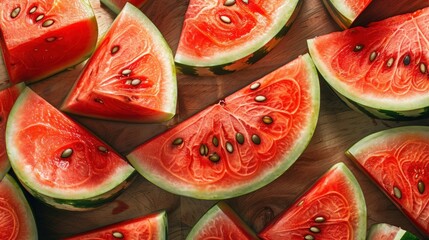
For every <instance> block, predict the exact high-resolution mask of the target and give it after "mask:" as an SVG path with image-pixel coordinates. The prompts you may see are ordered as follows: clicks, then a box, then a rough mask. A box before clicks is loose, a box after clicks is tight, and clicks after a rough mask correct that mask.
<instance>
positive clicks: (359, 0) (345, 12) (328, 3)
mask: <svg viewBox="0 0 429 240" xmlns="http://www.w3.org/2000/svg"><path fill="white" fill-rule="evenodd" d="M371 2H372V0H323V4H324V5H325V7H326V9H327V10H328V12H329V14H331V16H332V18H333V19H334V20H335V22H336V23H337V24H338V25H339V26H340V27H341V28H343V29H347V28H349V27H350V26H351V25H352V23H353V22H354V21H355V20H356V18H357V17H358V16H359V15H360V14H361V13H362V12H363V10H365V8H366V7H367V6H368V5H369V4H370V3H371Z"/></svg>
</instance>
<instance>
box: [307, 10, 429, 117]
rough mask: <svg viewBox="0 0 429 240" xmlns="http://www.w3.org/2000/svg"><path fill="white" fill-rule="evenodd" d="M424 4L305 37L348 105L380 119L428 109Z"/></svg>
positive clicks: (421, 114)
mask: <svg viewBox="0 0 429 240" xmlns="http://www.w3.org/2000/svg"><path fill="white" fill-rule="evenodd" d="M428 22H429V8H424V9H421V10H418V11H416V12H414V13H408V14H403V15H398V16H395V17H391V18H388V19H385V20H383V21H380V22H374V23H372V24H370V25H369V26H368V27H355V28H352V29H348V30H345V31H343V32H334V33H330V34H327V35H324V36H320V37H316V38H314V39H310V40H308V47H309V51H310V54H311V56H312V58H313V60H314V63H315V65H316V67H317V69H318V70H319V72H320V73H321V75H322V76H323V78H324V79H325V80H326V81H327V82H328V83H329V85H330V86H331V87H332V88H333V89H334V90H335V91H336V92H337V93H338V95H339V96H340V98H341V99H343V100H344V101H345V102H346V103H347V104H348V105H349V106H350V107H351V108H352V109H355V110H357V111H360V112H364V113H366V114H368V115H369V116H370V117H374V118H381V119H392V120H393V119H396V120H405V119H412V118H418V117H425V116H428V115H429V95H428V94H427V91H428V90H429V68H428V67H429V51H427V50H426V49H428V48H429V43H428V42H427V41H426V40H424V39H427V37H428V36H429V27H428Z"/></svg>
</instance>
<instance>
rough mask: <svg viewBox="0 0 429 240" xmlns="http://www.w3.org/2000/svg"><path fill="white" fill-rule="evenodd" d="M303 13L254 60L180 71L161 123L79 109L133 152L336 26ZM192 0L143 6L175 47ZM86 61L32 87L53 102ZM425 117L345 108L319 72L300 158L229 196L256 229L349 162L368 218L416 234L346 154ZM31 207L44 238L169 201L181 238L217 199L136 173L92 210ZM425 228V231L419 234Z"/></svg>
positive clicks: (415, 4) (317, 2)
mask: <svg viewBox="0 0 429 240" xmlns="http://www.w3.org/2000/svg"><path fill="white" fill-rule="evenodd" d="M303 1H304V3H303V7H302V9H301V11H300V12H299V15H298V18H297V19H296V21H295V23H294V24H293V25H292V28H291V29H290V31H289V32H288V33H287V35H286V37H285V38H284V39H283V40H282V41H281V42H280V44H279V45H277V46H276V47H275V48H274V50H273V51H272V52H271V53H270V54H268V56H266V57H265V58H264V59H262V60H261V61H259V62H258V63H256V64H255V65H253V66H252V67H250V68H247V69H245V70H242V71H240V72H237V73H234V74H230V75H226V76H220V77H205V78H202V77H190V76H183V75H178V91H179V96H178V107H179V108H178V115H177V116H176V117H175V118H174V119H172V120H171V121H169V122H166V123H162V124H128V123H119V122H109V121H100V120H92V119H87V118H79V117H75V119H76V120H77V121H79V122H80V123H82V124H83V125H85V126H87V127H88V128H89V129H91V130H92V131H93V132H94V133H95V134H96V135H98V136H99V137H101V138H102V139H104V140H105V141H107V142H108V143H109V144H111V145H112V146H113V147H114V148H115V149H117V150H118V151H119V152H120V153H122V154H124V155H125V154H127V153H129V152H130V151H131V150H132V149H133V148H135V147H136V146H137V145H139V144H141V143H142V142H144V141H145V140H147V139H148V138H150V137H152V136H155V135H156V134H158V133H161V132H162V131H164V130H165V129H167V128H168V127H171V126H174V125H175V124H176V123H177V122H179V121H183V120H185V119H186V118H188V117H189V116H190V115H192V114H194V113H196V112H197V111H200V110H202V109H203V108H204V107H206V106H207V105H209V104H212V103H215V102H217V101H218V100H219V99H222V98H223V97H225V96H227V95H229V94H230V93H232V92H234V91H235V90H237V89H239V88H241V87H243V86H245V85H247V84H248V83H250V82H252V81H254V80H256V79H258V78H259V77H261V76H263V75H265V74H267V73H269V72H271V71H272V70H274V69H276V68H277V67H279V66H281V65H283V64H286V63H288V62H290V61H291V60H293V59H295V58H296V57H297V56H298V55H300V54H304V53H306V52H307V45H306V39H309V38H313V37H315V36H317V35H322V34H326V33H329V32H332V31H337V30H339V28H338V26H337V25H336V24H335V23H334V21H333V20H332V19H331V18H330V16H329V15H328V13H327V11H326V10H325V9H324V7H323V6H322V3H321V0H303ZM91 2H92V5H93V7H94V9H95V12H96V15H97V20H98V24H99V29H100V35H101V34H103V33H104V32H105V31H106V30H107V28H108V27H109V24H110V23H111V21H112V18H113V14H112V13H111V12H110V11H109V10H108V9H106V8H105V7H103V6H100V3H99V2H98V0H92V1H91ZM187 4H188V1H185V0H147V3H146V4H145V5H144V7H143V8H142V10H143V12H144V13H146V14H147V16H148V17H149V18H150V19H151V20H152V21H153V22H154V23H155V24H156V25H157V26H158V28H159V29H160V30H161V32H162V33H163V34H164V36H165V38H166V39H167V41H168V43H169V44H170V46H171V48H172V49H173V51H175V49H176V47H177V43H178V39H179V35H180V30H181V24H182V20H183V17H184V13H185V11H186V7H187ZM425 6H429V2H428V1H427V0H418V1H417V0H413V1H405V0H397V1H394V3H392V2H390V1H385V0H373V3H372V4H371V5H370V6H369V7H368V8H367V10H366V11H365V12H364V13H363V14H362V15H361V17H360V18H359V19H358V20H357V23H358V24H366V23H368V22H370V21H373V20H380V19H383V18H385V17H388V16H392V15H395V14H397V13H404V12H409V11H414V10H416V9H419V8H422V7H425ZM82 66H83V65H82V64H80V65H79V66H77V67H75V68H74V69H69V70H68V71H66V72H63V73H60V74H57V75H55V76H53V77H51V78H49V79H46V80H43V81H40V82H38V83H35V84H32V85H31V87H32V88H33V89H34V90H35V91H36V92H38V93H39V94H40V95H41V96H43V97H44V98H45V99H47V100H48V101H49V102H51V103H52V104H53V105H55V106H59V105H60V103H61V102H62V100H63V97H64V96H65V95H66V94H67V91H68V90H69V89H70V87H71V85H72V84H73V82H74V81H75V79H76V77H77V75H78V74H79V71H80V70H81V68H82ZM4 80H7V77H6V72H5V70H4V66H0V81H4ZM414 124H426V125H427V120H420V121H410V122H392V121H380V120H373V119H370V118H368V117H366V116H364V115H361V114H359V113H356V112H353V111H352V110H350V109H349V108H347V107H346V106H345V105H344V104H343V103H342V102H341V101H340V100H339V99H338V98H337V97H336V96H335V95H334V94H333V92H332V91H331V90H330V89H329V88H328V87H327V85H326V83H325V82H324V81H323V79H321V112H320V117H319V122H318V125H317V129H316V132H315V134H314V136H313V139H312V141H311V143H310V145H309V146H308V148H307V149H306V151H305V152H304V153H303V155H302V156H301V157H300V158H299V159H298V160H297V162H296V163H295V164H294V165H293V166H292V167H291V168H290V169H289V170H287V171H286V173H285V174H283V175H282V176H281V177H280V178H279V179H277V180H276V181H274V182H273V183H271V184H269V185H268V186H266V187H264V188H262V189H260V190H258V191H255V192H253V193H250V194H247V195H244V196H241V197H237V198H233V199H229V200H227V203H229V204H230V205H231V206H232V207H233V209H235V210H236V211H237V213H238V214H239V215H240V216H241V217H242V218H243V219H244V220H245V221H246V222H247V223H248V224H249V225H250V226H251V227H252V228H253V229H254V230H256V231H259V230H261V229H262V227H263V226H264V225H265V224H266V223H267V222H268V221H269V220H271V219H272V218H273V217H274V216H275V215H276V214H278V213H279V212H280V211H281V210H283V209H285V208H287V207H288V206H289V205H290V204H291V203H292V202H293V201H294V200H295V198H296V197H297V196H298V195H299V194H300V193H302V192H303V191H304V190H306V189H307V187H309V186H310V185H311V184H312V183H313V182H314V181H315V180H316V179H317V178H318V177H320V176H321V175H322V174H323V173H324V172H325V171H326V170H327V169H328V168H330V167H331V166H332V165H333V164H335V163H337V162H340V161H342V162H345V164H346V165H347V166H348V167H349V168H350V169H351V170H352V172H353V173H354V174H355V176H356V178H357V179H358V181H359V183H360V185H361V187H362V190H363V192H364V194H365V198H366V202H367V208H368V226H370V225H371V224H373V223H378V222H387V223H390V224H393V225H397V226H400V227H402V228H405V229H407V230H409V231H411V232H413V233H414V234H417V235H418V234H419V233H418V231H417V229H416V228H415V227H413V225H412V224H411V223H410V221H408V220H407V218H406V217H405V216H404V215H403V214H402V213H401V212H400V211H399V210H398V209H397V208H396V207H395V206H394V205H393V204H392V203H391V202H390V201H389V200H388V199H387V197H385V196H384V195H383V193H382V192H381V191H379V190H378V189H377V187H376V186H375V185H374V184H372V182H370V181H369V179H368V178H367V177H366V176H365V175H363V173H362V172H361V171H360V170H358V169H357V168H356V166H355V165H354V164H353V163H352V162H351V161H350V160H348V159H347V158H346V157H345V156H344V151H345V150H346V149H347V148H348V147H349V146H350V145H352V144H353V143H355V142H356V141H358V140H360V139H361V138H362V137H364V136H366V135H368V134H370V133H373V132H375V131H378V130H382V129H386V128H389V127H396V126H400V125H414ZM30 201H31V204H32V206H33V208H34V212H35V216H36V221H37V225H38V229H39V235H40V239H58V238H60V237H65V236H69V235H72V234H76V233H79V232H82V231H86V230H89V229H93V228H97V227H100V226H104V225H107V224H111V223H114V222H117V221H120V220H125V219H129V218H133V217H137V216H141V215H145V214H148V213H150V212H153V211H156V210H160V209H166V210H167V214H168V221H169V239H184V238H185V237H186V235H187V234H188V232H189V231H190V229H191V228H192V226H193V225H194V224H195V223H196V222H197V221H198V219H199V218H200V217H201V216H202V215H203V214H204V213H205V211H206V210H207V209H208V208H209V207H211V206H212V205H213V204H214V203H215V202H213V201H205V200H197V199H191V198H187V197H180V196H177V195H174V194H171V193H168V192H166V191H164V190H162V189H160V188H158V187H156V186H154V185H153V184H151V183H149V182H148V181H146V180H145V179H144V178H143V177H140V176H139V177H138V178H137V180H136V181H135V182H134V183H133V184H132V185H131V186H130V188H128V189H127V190H126V191H125V192H124V193H123V194H122V195H121V196H120V197H119V198H117V199H116V200H115V201H114V202H112V203H110V204H108V205H106V206H105V207H102V208H100V209H97V210H94V211H90V212H67V211H61V210H55V209H52V208H50V207H47V206H45V205H43V204H41V203H40V202H38V201H35V200H34V199H32V198H30ZM419 236H421V235H419Z"/></svg>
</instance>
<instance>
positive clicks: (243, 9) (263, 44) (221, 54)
mask: <svg viewBox="0 0 429 240" xmlns="http://www.w3.org/2000/svg"><path fill="white" fill-rule="evenodd" d="M301 4H302V1H300V0H288V1H283V0H267V1H248V0H222V1H218V0H191V1H190V2H189V6H188V10H187V12H186V15H185V20H184V23H183V27H182V33H181V36H180V40H179V45H178V47H177V51H176V55H175V61H176V66H177V68H178V69H179V71H181V72H182V73H185V74H192V75H218V74H227V73H231V72H234V71H237V70H240V69H242V68H245V67H247V66H249V65H251V64H253V63H255V62H257V61H258V60H259V59H261V58H262V57H264V56H265V55H266V54H267V53H268V52H269V51H271V49H273V48H274V46H275V45H276V44H277V43H278V42H279V41H280V40H281V39H282V38H283V37H284V35H285V34H286V33H287V31H288V30H289V28H290V26H291V25H292V23H293V21H294V20H295V18H296V16H297V15H298V12H299V9H300V6H301Z"/></svg>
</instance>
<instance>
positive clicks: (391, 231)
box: [366, 223, 419, 240]
mask: <svg viewBox="0 0 429 240" xmlns="http://www.w3.org/2000/svg"><path fill="white" fill-rule="evenodd" d="M366 239H367V240H419V238H418V237H416V236H415V235H414V234H412V233H410V232H408V231H406V230H404V229H401V228H400V227H397V226H393V225H390V224H387V223H377V224H374V225H372V226H371V228H370V229H369V232H368V236H367V238H366Z"/></svg>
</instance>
